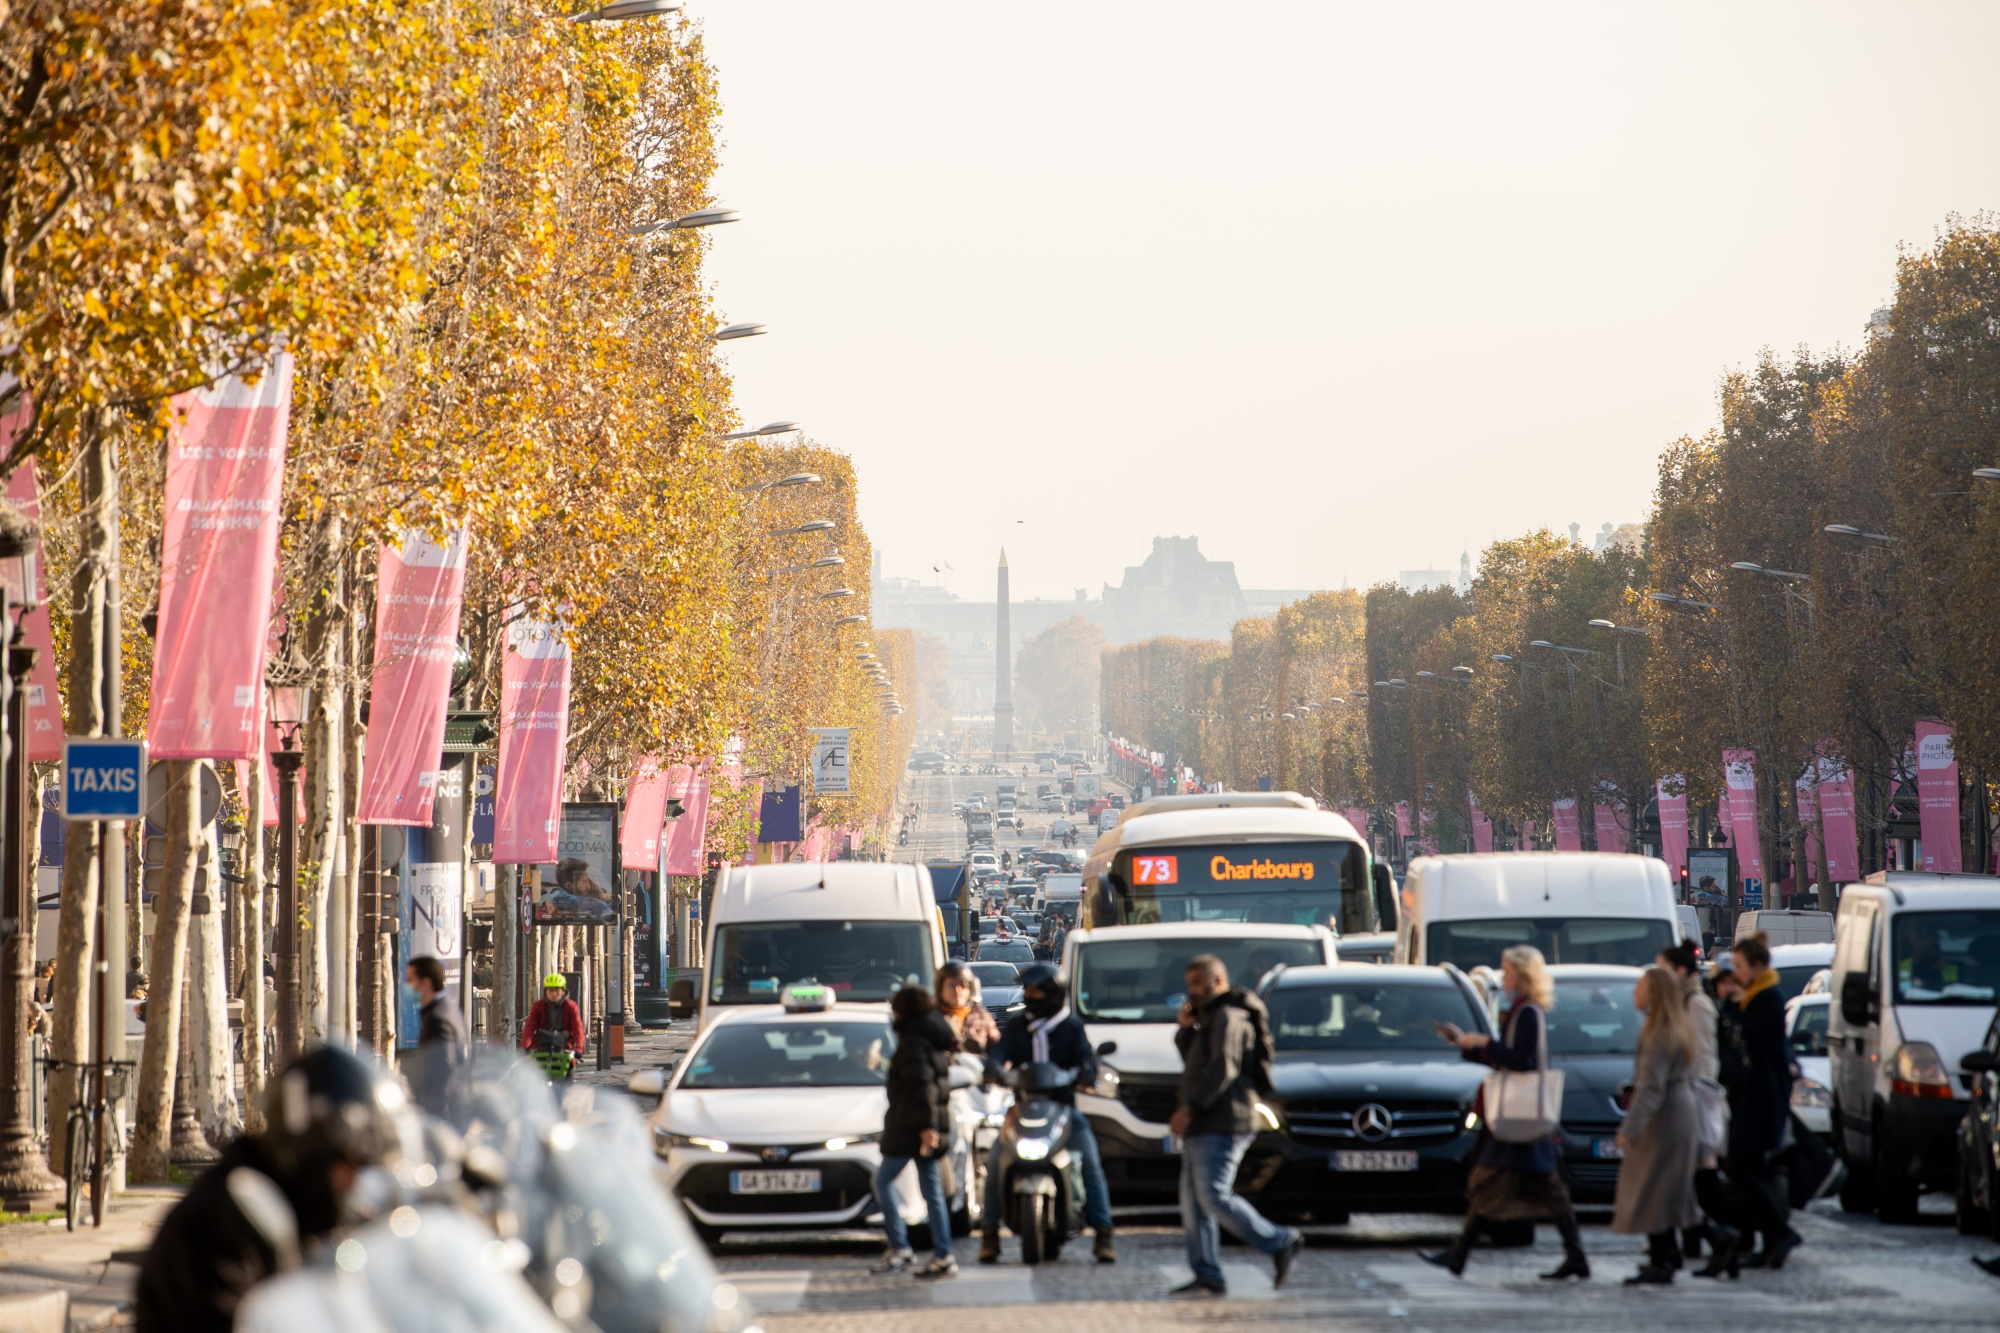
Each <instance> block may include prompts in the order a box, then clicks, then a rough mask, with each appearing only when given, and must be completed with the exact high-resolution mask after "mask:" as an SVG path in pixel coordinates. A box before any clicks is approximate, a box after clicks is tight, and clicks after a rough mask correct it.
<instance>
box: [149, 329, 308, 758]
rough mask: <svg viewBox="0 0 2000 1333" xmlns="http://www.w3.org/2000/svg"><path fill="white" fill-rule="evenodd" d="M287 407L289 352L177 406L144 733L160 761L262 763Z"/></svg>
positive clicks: (170, 437) (190, 396)
mask: <svg viewBox="0 0 2000 1333" xmlns="http://www.w3.org/2000/svg"><path fill="white" fill-rule="evenodd" d="M291 408H292V358H291V356H290V355H289V354H288V353H284V352H279V353H277V354H276V355H275V356H274V357H273V358H272V359H271V362H270V363H269V365H267V366H266V367H265V368H264V369H263V371H262V373H261V376H260V377H259V378H258V380H257V382H256V383H255V384H250V383H248V382H246V381H245V380H244V379H243V378H242V377H241V376H237V375H230V376H227V377H225V378H224V379H222V380H221V381H219V382H218V383H216V384H213V385H211V386H209V387H208V388H205V389H197V390H195V391H194V392H193V393H184V394H179V395H177V396H176V397H175V398H174V400H173V411H174V424H173V426H172V428H171V429H170V430H169V432H168V435H167V477H166V493H165V501H164V505H163V510H164V513H165V522H164V526H163V529H162V532H161V538H160V619H159V630H158V634H157V636H156V639H155V642H154V646H153V687H152V704H151V710H150V711H151V721H150V724H149V726H148V727H147V743H148V749H149V751H150V753H151V754H152V757H153V758H155V759H254V758H256V756H257V745H258V735H257V720H258V717H259V716H260V714H261V707H260V705H261V703H262V700H261V698H260V696H261V695H262V693H263V690H264V642H265V631H266V628H267V625H266V617H265V615H264V614H263V608H265V607H267V606H268V605H269V604H270V600H271V583H272V578H273V575H274V574H275V572H276V569H277V561H278V503H279V495H280V492H281V490H282V488H283V486H284V480H285V427H286V419H287V418H288V417H289V416H290V415H291Z"/></svg>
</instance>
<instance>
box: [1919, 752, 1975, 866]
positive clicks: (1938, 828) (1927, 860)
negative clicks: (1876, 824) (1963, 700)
mask: <svg viewBox="0 0 2000 1333" xmlns="http://www.w3.org/2000/svg"><path fill="white" fill-rule="evenodd" d="M1917 826H1918V828H1919V830H1920V831H1921V832H1922V834H1923V839H1924V864H1923V868H1924V869H1925V870H1935V871H1938V872H1940V873H1943V874H1947V875H1955V874H1957V873H1958V872H1959V871H1961V870H1963V869H1964V868H1965V866H1964V862H1963V859H1962V856H1963V853H1962V849H1961V848H1960V845H1959V844H1960V842H1961V838H1960V835H1959V829H1958V755H1957V753H1956V751H1955V750H1954V748H1953V745H1952V728H1951V725H1950V724H1949V723H1945V722H1919V723H1917Z"/></svg>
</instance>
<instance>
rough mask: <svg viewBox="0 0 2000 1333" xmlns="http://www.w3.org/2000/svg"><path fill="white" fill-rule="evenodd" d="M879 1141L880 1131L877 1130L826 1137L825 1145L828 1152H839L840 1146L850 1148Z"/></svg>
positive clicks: (880, 1137)
mask: <svg viewBox="0 0 2000 1333" xmlns="http://www.w3.org/2000/svg"><path fill="white" fill-rule="evenodd" d="M881 1141H882V1134H881V1131H879V1130H877V1131H876V1132H875V1133H873V1134H844V1135H842V1136H840V1137H839V1138H833V1139H828V1140H827V1141H826V1144H825V1147H826V1150H827V1151H828V1152H839V1151H840V1150H841V1149H842V1148H852V1147H854V1146H855V1145H857V1144H862V1143H880V1142H881Z"/></svg>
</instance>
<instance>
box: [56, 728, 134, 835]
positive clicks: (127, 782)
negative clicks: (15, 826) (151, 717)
mask: <svg viewBox="0 0 2000 1333" xmlns="http://www.w3.org/2000/svg"><path fill="white" fill-rule="evenodd" d="M145 772H146V742H145V740H144V738H142V737H138V736H105V737H80V736H73V737H70V738H69V739H67V740H65V741H64V742H63V785H62V814H63V818H64V819H76V820H104V819H137V818H138V817H139V814H140V810H141V806H140V800H141V797H142V794H143V792H144V789H145V785H146V784H145V782H144V780H143V777H144V774H145Z"/></svg>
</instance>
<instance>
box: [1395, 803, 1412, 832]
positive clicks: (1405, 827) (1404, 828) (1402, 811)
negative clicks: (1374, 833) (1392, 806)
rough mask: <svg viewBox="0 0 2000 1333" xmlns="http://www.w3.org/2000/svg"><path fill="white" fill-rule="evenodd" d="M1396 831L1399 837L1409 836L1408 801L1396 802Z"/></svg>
mask: <svg viewBox="0 0 2000 1333" xmlns="http://www.w3.org/2000/svg"><path fill="white" fill-rule="evenodd" d="M1396 833H1397V836H1399V837H1404V838H1407V837H1409V836H1410V803H1409V802H1408V801H1398V802H1396Z"/></svg>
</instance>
